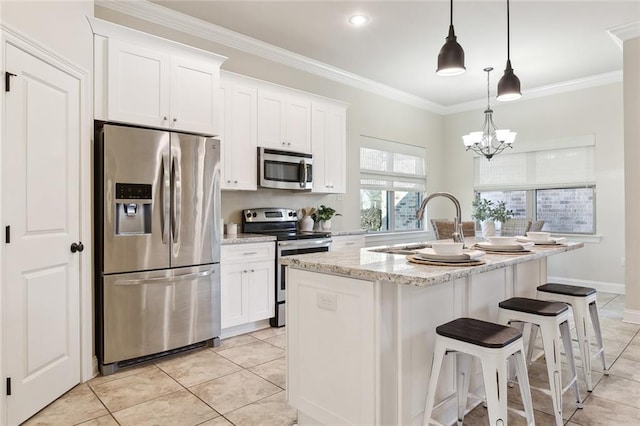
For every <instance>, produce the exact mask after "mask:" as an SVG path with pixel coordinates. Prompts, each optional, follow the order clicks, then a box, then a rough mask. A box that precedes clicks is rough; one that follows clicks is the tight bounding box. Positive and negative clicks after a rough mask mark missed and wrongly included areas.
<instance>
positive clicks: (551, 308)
mask: <svg viewBox="0 0 640 426" xmlns="http://www.w3.org/2000/svg"><path fill="white" fill-rule="evenodd" d="M498 306H500V307H501V308H503V309H508V310H510V311H518V312H526V313H528V314H534V315H542V316H545V317H556V316H558V315H560V314H561V313H563V312H566V311H568V310H569V306H568V305H567V304H566V303H562V302H547V301H546V300H538V299H528V298H526V297H512V298H511V299H507V300H503V301H502V302H500V303H498Z"/></svg>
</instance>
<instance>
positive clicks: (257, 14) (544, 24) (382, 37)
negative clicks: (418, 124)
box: [153, 0, 640, 107]
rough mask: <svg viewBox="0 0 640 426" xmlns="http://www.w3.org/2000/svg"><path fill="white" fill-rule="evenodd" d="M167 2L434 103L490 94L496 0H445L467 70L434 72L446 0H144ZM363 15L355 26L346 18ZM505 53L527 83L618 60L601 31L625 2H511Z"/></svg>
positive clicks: (617, 50) (632, 14)
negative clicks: (449, 74) (366, 20)
mask: <svg viewBox="0 0 640 426" xmlns="http://www.w3.org/2000/svg"><path fill="white" fill-rule="evenodd" d="M153 2H154V3H156V4H160V5H163V6H165V7H167V8H171V9H174V10H176V11H179V12H182V13H184V14H187V15H191V16H194V17H197V18H199V19H201V20H204V21H208V22H211V23H214V24H216V25H219V26H221V27H225V28H227V29H230V30H233V31H235V32H238V33H241V34H244V35H247V36H249V37H253V38H255V39H258V40H262V41H264V42H266V43H270V44H272V45H275V46H278V47H281V48H284V49H287V50H289V51H291V52H295V53H297V54H300V55H303V56H306V57H308V58H312V59H315V60H317V61H321V62H323V63H326V64H329V65H331V66H333V67H337V68H340V69H343V70H345V71H348V72H350V73H354V74H357V75H360V76H362V77H365V78H368V79H371V80H374V81H377V82H379V83H382V84H385V85H387V86H390V87H393V88H395V89H399V90H401V91H404V92H407V93H410V94H413V95H416V96H418V97H421V98H423V99H426V100H428V101H431V102H434V103H436V104H438V105H440V106H443V107H451V106H453V105H458V104H462V103H466V102H470V101H476V100H480V99H482V98H483V97H486V74H485V73H484V72H483V68H485V67H487V66H491V67H493V68H494V69H495V70H494V71H493V73H492V75H491V80H492V85H491V86H492V96H495V87H496V85H497V81H498V79H499V78H500V76H501V75H502V72H503V70H504V67H505V63H506V56H507V53H506V0H505V1H490V0H475V1H469V0H468V1H454V17H453V19H454V26H455V30H456V35H457V36H458V42H459V43H460V44H461V45H462V47H463V49H464V51H465V57H466V60H465V63H466V68H467V72H466V73H464V74H462V75H460V76H455V77H438V76H436V74H435V69H436V58H437V55H438V51H439V50H440V48H441V46H442V45H443V44H444V41H445V37H446V35H447V30H448V25H449V2H448V1H446V0H442V1H438V0H431V1H395V0H387V1H369V2H363V1H305V0H289V1H211V0H209V1H207V0H196V1H191V0H181V1H165V0H154V1H153ZM356 12H359V13H363V14H366V15H368V16H369V17H370V18H371V21H370V22H369V24H368V25H366V26H364V27H361V28H354V27H352V26H351V25H349V24H348V23H347V19H348V17H349V16H351V15H352V14H354V13H356ZM510 13H511V62H512V65H513V68H514V70H515V73H516V75H517V76H518V77H519V78H520V80H521V82H522V90H523V92H524V95H525V96H526V94H527V92H529V93H531V91H532V90H534V89H537V88H541V87H546V86H554V85H558V84H563V83H565V82H569V81H574V80H582V79H585V78H589V77H591V76H596V75H603V74H607V73H612V72H616V71H620V70H621V69H622V48H621V46H620V45H619V44H618V43H616V40H615V38H614V37H612V36H611V35H610V34H609V33H608V32H607V30H608V29H611V28H614V27H618V26H621V25H625V24H630V23H634V22H638V21H640V0H635V1H618V0H606V1H584V0H583V1H577V0H575V1H537V0H534V1H531V0H530V1H524V0H512V1H511V12H510Z"/></svg>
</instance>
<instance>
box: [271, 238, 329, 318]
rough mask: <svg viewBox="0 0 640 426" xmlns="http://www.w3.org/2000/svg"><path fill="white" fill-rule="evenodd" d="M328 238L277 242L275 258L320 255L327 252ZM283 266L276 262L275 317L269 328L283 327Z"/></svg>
mask: <svg viewBox="0 0 640 426" xmlns="http://www.w3.org/2000/svg"><path fill="white" fill-rule="evenodd" d="M330 246H331V239H330V238H318V239H305V240H287V241H278V245H277V258H278V259H280V258H281V257H282V256H293V255H296V254H306V253H320V252H323V251H329V247H330ZM284 268H285V266H283V265H280V262H279V261H278V262H277V269H276V283H275V284H276V316H275V318H272V320H271V326H273V327H282V326H284V325H285V301H286V300H287V283H286V279H285V277H286V275H285V273H284Z"/></svg>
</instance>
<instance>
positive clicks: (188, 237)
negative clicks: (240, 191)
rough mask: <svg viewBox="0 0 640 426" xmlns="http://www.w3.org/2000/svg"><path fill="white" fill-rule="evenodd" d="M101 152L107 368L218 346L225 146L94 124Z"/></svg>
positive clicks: (99, 310) (101, 302)
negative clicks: (222, 178) (222, 165)
mask: <svg viewBox="0 0 640 426" xmlns="http://www.w3.org/2000/svg"><path fill="white" fill-rule="evenodd" d="M94 154H95V159H96V161H95V170H96V174H95V204H94V208H95V217H96V220H95V230H96V244H95V247H96V254H95V270H96V280H95V282H96V292H95V299H96V354H97V356H98V361H99V368H100V371H101V372H102V374H110V373H113V372H115V371H116V369H117V368H119V367H122V366H125V365H130V364H133V363H137V362H139V361H143V360H146V359H149V358H152V357H155V356H160V355H164V354H166V353H172V352H176V351H179V350H184V349H188V348H191V347H193V346H195V345H199V344H200V345H201V344H202V343H203V342H204V343H208V344H214V345H215V344H217V339H218V336H219V335H220V263H219V262H220V236H221V234H222V230H221V229H220V226H221V225H220V142H219V141H217V140H215V139H212V138H207V137H203V136H197V135H190V134H184V133H173V132H167V131H160V130H150V129H142V128H135V127H127V126H121V125H114V124H105V123H99V122H96V135H95V153H94Z"/></svg>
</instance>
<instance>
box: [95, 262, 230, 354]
mask: <svg viewBox="0 0 640 426" xmlns="http://www.w3.org/2000/svg"><path fill="white" fill-rule="evenodd" d="M103 291H104V308H103V318H102V321H103V330H104V334H103V339H104V342H103V357H102V360H101V362H102V364H111V363H114V362H118V361H123V360H128V359H132V358H137V357H141V356H146V355H151V354H156V353H159V352H164V351H168V350H172V349H176V348H180V347H182V346H186V345H190V344H192V343H197V342H201V341H204V340H208V339H212V338H214V337H218V336H219V335H220V265H219V264H217V263H216V264H210V265H202V266H197V267H189V268H179V269H166V270H160V271H151V272H140V273H132V274H117V275H107V276H105V277H104V279H103Z"/></svg>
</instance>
